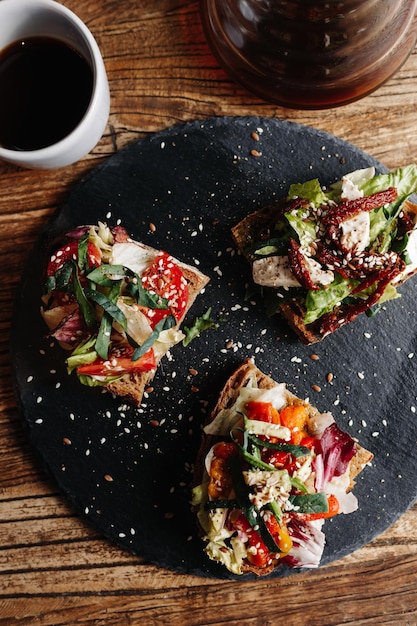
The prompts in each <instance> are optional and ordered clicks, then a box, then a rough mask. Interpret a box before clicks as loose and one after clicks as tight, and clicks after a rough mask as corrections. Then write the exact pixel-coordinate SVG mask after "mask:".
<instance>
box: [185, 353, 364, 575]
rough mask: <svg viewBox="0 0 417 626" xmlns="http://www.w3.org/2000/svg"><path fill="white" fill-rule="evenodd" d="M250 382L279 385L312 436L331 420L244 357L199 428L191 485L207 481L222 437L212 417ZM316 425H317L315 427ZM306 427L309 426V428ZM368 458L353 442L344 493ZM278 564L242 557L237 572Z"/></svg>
mask: <svg viewBox="0 0 417 626" xmlns="http://www.w3.org/2000/svg"><path fill="white" fill-rule="evenodd" d="M254 381H255V382H256V388H257V389H261V390H271V389H275V388H277V390H278V388H279V393H280V394H281V397H282V398H283V401H284V402H285V406H290V405H302V406H303V407H305V408H306V409H307V411H308V415H309V421H308V424H309V427H308V428H307V430H308V431H309V432H310V434H311V435H312V436H317V433H316V429H317V428H321V430H322V431H323V429H324V426H323V423H327V422H328V424H329V425H330V424H332V423H333V422H334V420H333V417H332V416H331V414H330V413H326V414H324V415H323V414H321V413H320V412H319V411H318V409H317V408H315V407H314V406H312V405H311V404H310V403H309V402H307V401H305V400H301V399H300V398H298V397H297V396H296V395H294V394H293V393H291V392H290V391H288V389H286V387H285V385H282V384H279V383H277V382H276V381H274V380H273V379H272V378H271V377H270V376H268V375H266V374H264V373H263V372H262V371H261V370H259V369H258V368H257V367H256V365H255V364H254V362H253V360H251V359H247V360H245V361H244V362H243V363H242V364H241V365H240V366H239V367H238V368H237V369H236V370H235V372H234V373H233V374H232V375H231V376H230V378H229V379H228V380H227V382H226V384H225V386H224V387H223V389H222V391H221V392H220V395H219V398H218V400H217V403H216V405H215V407H214V409H213V411H212V412H211V414H210V416H209V418H208V421H207V423H206V425H205V427H204V429H203V435H202V441H201V445H200V449H199V452H198V455H197V459H196V463H195V471H194V485H195V486H198V485H201V484H204V483H205V482H207V481H208V480H209V476H208V473H207V468H206V457H207V455H209V457H208V458H210V450H211V448H212V446H213V445H214V444H215V443H217V442H218V441H221V440H224V437H223V436H222V435H220V436H219V435H218V434H217V433H216V432H213V428H212V427H211V425H213V422H214V420H216V418H217V417H218V416H219V414H221V413H222V412H224V411H227V410H228V409H232V408H233V407H234V405H235V403H236V401H237V400H238V397H239V394H240V392H241V390H242V389H243V388H244V387H248V386H251V387H253V386H254ZM320 424H321V426H318V425H320ZM309 429H311V431H310V430H309ZM372 458H373V454H372V453H371V452H369V451H368V450H366V449H365V448H363V447H362V446H361V445H359V444H358V443H357V442H355V443H354V456H353V457H352V458H351V460H350V462H349V465H348V468H347V470H346V471H347V473H348V475H347V480H346V481H345V483H346V484H347V485H348V486H347V487H346V492H348V491H350V490H351V489H352V488H353V486H354V484H355V479H356V477H357V476H358V475H359V474H360V472H361V471H362V470H363V469H364V467H365V466H366V465H367V464H369V463H370V461H371V460H372ZM200 506H201V505H200ZM200 519H201V518H200ZM200 531H201V534H202V535H203V536H204V537H205V541H209V538H208V537H207V534H206V533H207V528H204V527H203V525H202V526H201V528H200ZM221 552H222V550H221ZM290 554H291V553H290ZM210 558H213V556H211V557H210ZM214 560H217V559H214ZM280 564H281V560H280V559H279V558H273V559H272V560H271V562H270V563H269V564H268V565H267V566H263V567H258V566H257V565H255V564H254V563H251V562H249V561H248V560H247V559H246V560H243V562H242V564H241V571H240V573H245V572H252V573H255V574H256V575H260V576H264V575H267V574H269V573H271V572H272V571H273V570H274V569H275V568H276V567H278V566H279V565H280Z"/></svg>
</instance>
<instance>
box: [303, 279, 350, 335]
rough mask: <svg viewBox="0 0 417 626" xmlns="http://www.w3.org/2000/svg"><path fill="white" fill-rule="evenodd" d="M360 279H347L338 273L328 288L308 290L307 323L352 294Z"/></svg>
mask: <svg viewBox="0 0 417 626" xmlns="http://www.w3.org/2000/svg"><path fill="white" fill-rule="evenodd" d="M357 284H358V281H354V280H350V281H349V280H346V279H345V278H342V277H341V276H340V275H339V274H336V276H335V279H334V281H333V282H332V284H331V285H329V286H328V287H327V288H326V289H317V290H316V291H308V292H307V297H306V309H307V313H306V316H305V318H304V323H305V324H311V323H312V322H315V321H316V320H318V319H319V318H320V317H321V316H322V315H325V314H326V313H330V311H333V309H334V308H335V306H337V305H338V304H339V302H341V301H342V300H344V299H345V298H347V296H349V295H350V293H351V291H352V290H353V289H354V288H355V287H356V285H357Z"/></svg>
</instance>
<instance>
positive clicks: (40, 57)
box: [0, 36, 94, 150]
mask: <svg viewBox="0 0 417 626" xmlns="http://www.w3.org/2000/svg"><path fill="white" fill-rule="evenodd" d="M93 82H94V77H93V70H92V68H91V66H90V65H89V63H88V62H87V61H86V59H85V58H84V57H83V56H81V55H80V54H79V53H78V52H77V51H76V50H75V49H73V48H72V47H70V46H69V45H67V44H66V43H65V42H63V41H60V40H58V39H55V38H52V37H43V36H42V37H28V38H26V39H24V40H20V41H16V42H14V43H12V44H10V45H9V46H7V47H6V48H5V49H3V50H2V51H1V52H0V94H1V98H0V145H1V146H3V147H4V148H8V149H10V150H38V149H40V148H44V147H46V146H50V145H52V144H54V143H56V142H58V141H60V140H61V139H63V138H64V137H66V136H67V135H68V134H69V133H70V132H72V131H73V130H74V128H75V127H76V126H77V125H78V124H79V122H80V121H81V119H82V118H83V116H84V114H85V112H86V111H87V108H88V106H89V103H90V100H91V96H92V92H93Z"/></svg>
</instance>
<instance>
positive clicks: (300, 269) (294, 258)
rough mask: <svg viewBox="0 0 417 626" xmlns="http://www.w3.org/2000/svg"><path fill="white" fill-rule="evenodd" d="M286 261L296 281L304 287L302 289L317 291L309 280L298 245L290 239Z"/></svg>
mask: <svg viewBox="0 0 417 626" xmlns="http://www.w3.org/2000/svg"><path fill="white" fill-rule="evenodd" d="M288 260H289V263H290V267H291V271H292V273H293V275H294V276H295V278H296V279H297V280H298V282H299V283H300V285H301V286H302V287H304V289H308V290H313V291H314V290H317V289H319V286H318V285H316V284H315V283H313V281H312V280H311V276H310V274H309V272H308V269H307V264H306V261H305V258H304V255H303V253H302V252H301V246H300V244H299V243H298V241H296V240H295V239H293V238H292V237H291V239H290V248H289V250H288Z"/></svg>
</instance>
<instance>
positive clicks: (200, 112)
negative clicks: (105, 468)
mask: <svg viewBox="0 0 417 626" xmlns="http://www.w3.org/2000/svg"><path fill="white" fill-rule="evenodd" d="M64 4H66V5H67V6H68V7H69V8H71V9H72V10H74V11H75V12H76V13H78V15H79V16H80V17H81V18H82V19H83V20H84V21H85V22H86V23H87V24H88V25H89V27H90V29H91V30H92V32H93V34H94V35H95V37H96V39H97V41H98V43H99V45H100V47H101V50H102V52H103V55H104V60H105V63H106V66H107V70H108V76H109V80H110V87H111V98H112V101H111V115H110V119H109V123H108V127H107V129H106V132H105V135H104V136H103V138H102V139H101V141H100V142H99V144H98V145H97V147H96V148H95V149H94V151H93V152H92V154H90V155H89V156H88V157H86V158H85V159H83V160H81V161H80V162H78V163H76V164H75V165H73V166H70V167H67V168H64V169H61V170H58V171H45V172H38V171H25V170H21V169H18V168H16V167H14V166H12V165H8V164H5V163H0V232H1V233H2V238H1V268H2V269H1V281H0V288H1V292H0V293H1V307H0V308H1V313H0V314H1V322H0V332H1V351H0V358H1V361H0V367H1V388H0V410H1V413H0V451H1V456H0V624H15V623H16V624H17V623H19V624H54V625H57V624H75V623H77V624H90V625H91V624H120V625H122V624H123V625H124V624H130V623H132V624H146V625H147V626H151V625H152V624H155V625H158V626H160V625H161V624H175V625H176V624H178V625H182V624H189V625H198V624H212V625H214V624H226V623H227V624H229V625H231V624H239V625H240V624H252V625H255V624H257V625H260V624H286V625H287V626H291V625H294V626H298V625H299V624H308V625H309V626H311V625H314V624H315V625H318V626H324V625H327V624H329V625H330V624H332V625H334V624H347V623H349V624H355V626H357V625H360V624H372V625H376V624H378V625H381V624H386V625H388V624H390V625H394V624H395V625H396V626H398V625H403V626H405V625H411V624H417V539H416V537H417V506H414V507H413V508H412V509H411V510H409V511H408V512H407V513H405V514H404V515H403V516H402V517H401V518H400V520H399V521H398V522H397V523H396V524H395V525H394V526H393V527H392V528H390V529H388V530H387V531H386V532H385V533H384V534H383V535H381V536H379V537H378V538H376V539H375V540H374V541H373V542H372V543H371V544H369V545H367V546H365V547H363V548H362V549H360V550H358V551H357V552H356V553H354V554H352V555H350V556H348V557H346V558H344V559H343V560H341V561H339V562H336V563H333V564H331V565H328V566H326V567H323V568H322V569H320V570H318V571H314V572H307V573H302V574H299V575H297V576H296V577H290V578H289V579H283V580H264V581H262V580H260V581H257V582H243V583H242V582H234V581H232V582H219V581H217V580H211V579H210V580H206V579H201V578H198V577H193V576H186V575H178V574H176V573H174V572H171V571H167V570H164V569H160V568H158V567H156V566H154V565H150V564H149V563H146V562H143V561H142V560H141V559H140V558H135V557H134V556H132V555H131V554H129V553H125V552H123V551H121V550H119V549H118V548H116V547H115V546H113V545H111V544H110V543H109V542H108V541H107V540H106V539H104V538H103V537H102V536H100V534H99V533H98V532H97V531H95V530H94V528H92V527H91V526H90V525H88V524H87V523H86V522H85V520H83V519H81V518H80V517H78V516H77V515H76V514H75V513H74V511H73V510H72V509H71V508H70V506H69V505H68V504H67V502H66V500H65V497H63V496H62V495H61V494H60V493H59V492H58V490H57V488H56V486H55V484H54V483H53V482H51V481H50V480H49V479H48V478H47V476H46V474H45V472H44V470H43V468H42V467H41V466H40V464H39V462H38V461H37V459H36V457H35V454H34V452H33V450H32V449H31V447H30V445H29V442H28V440H27V437H26V434H25V432H24V428H23V426H22V423H21V419H20V417H19V415H18V411H17V407H16V401H15V398H14V395H13V389H12V377H11V371H10V365H9V354H8V337H9V327H10V322H11V315H12V299H13V295H14V292H15V289H16V286H17V284H18V280H19V276H20V274H21V271H22V269H23V267H24V265H25V261H26V259H27V256H28V253H29V250H30V248H31V246H32V242H33V240H34V238H36V237H37V235H38V233H39V232H40V230H41V228H42V226H43V225H44V224H45V223H46V222H47V220H48V218H49V217H50V216H51V214H52V213H53V211H54V210H55V208H56V207H57V206H58V205H59V204H60V203H61V202H62V201H63V200H64V199H65V197H66V196H67V194H68V193H69V191H70V190H71V188H72V187H73V186H74V185H75V184H76V183H77V181H78V180H79V179H80V178H81V177H82V176H83V175H84V174H86V173H87V172H88V171H90V170H91V169H92V168H93V167H95V166H96V165H98V164H99V163H101V162H102V161H103V160H104V159H106V158H107V157H109V156H111V155H112V154H114V153H115V152H117V151H118V150H120V149H121V148H122V147H124V146H126V145H128V144H129V143H131V142H133V141H135V140H137V139H139V138H141V137H143V136H145V135H146V134H149V133H153V132H154V131H158V130H160V129H163V128H165V127H169V126H170V125H172V124H176V123H180V122H183V121H188V120H193V119H196V118H205V117H208V116H221V115H262V116H271V117H278V118H281V119H287V120H292V121H295V122H299V123H302V124H306V125H310V126H312V127H315V128H318V129H321V130H325V131H328V132H331V133H333V134H335V135H338V136H339V137H341V138H343V139H346V140H348V141H349V142H352V143H354V144H356V145H357V146H359V147H360V148H362V149H363V150H365V151H367V152H369V153H371V154H372V155H373V156H375V157H376V158H377V159H379V160H381V161H382V162H383V163H384V164H385V165H386V166H388V167H390V168H394V167H396V166H400V165H405V164H407V163H409V162H412V161H413V160H415V159H416V158H417V121H416V107H417V53H414V54H413V55H412V56H411V57H410V58H409V60H408V61H407V62H406V64H405V65H404V66H403V67H402V69H401V70H400V71H399V72H398V73H397V74H396V76H395V77H394V78H392V79H391V80H390V81H389V82H388V83H387V84H385V85H384V86H383V87H381V88H380V89H379V90H378V91H377V92H376V93H374V94H373V95H371V96H368V97H367V98H365V99H363V100H361V101H359V102H357V103H355V104H350V105H348V106H344V107H341V108H339V109H335V110H328V111H311V112H308V111H307V112H300V111H291V110H286V109H282V108H280V107H278V106H273V105H270V104H267V103H264V102H261V101H259V100H258V99H257V98H255V97H253V96H252V95H250V94H249V93H247V92H246V91H245V90H244V89H243V88H240V87H239V86H237V85H236V84H235V83H233V82H232V81H231V80H230V79H229V78H228V77H227V75H226V74H225V73H224V72H223V71H222V70H221V69H220V68H219V66H218V64H217V63H216V61H215V60H214V58H213V56H212V54H211V53H210V50H209V48H208V46H207V44H206V41H205V39H204V36H203V33H202V29H201V25H200V21H199V11H198V3H197V2H196V1H193V0H157V1H155V0H135V1H133V0H101V1H99V0H89V1H88V2H85V1H83V0H66V2H65V3H64ZM28 323H29V324H30V320H28Z"/></svg>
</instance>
